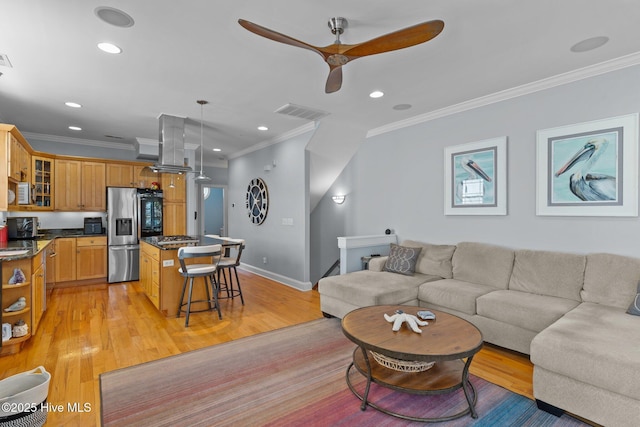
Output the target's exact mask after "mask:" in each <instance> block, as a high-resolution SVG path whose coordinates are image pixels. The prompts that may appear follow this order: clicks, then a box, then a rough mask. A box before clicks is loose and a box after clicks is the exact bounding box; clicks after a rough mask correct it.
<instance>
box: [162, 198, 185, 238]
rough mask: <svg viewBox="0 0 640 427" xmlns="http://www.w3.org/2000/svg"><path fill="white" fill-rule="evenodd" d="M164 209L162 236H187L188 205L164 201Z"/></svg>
mask: <svg viewBox="0 0 640 427" xmlns="http://www.w3.org/2000/svg"><path fill="white" fill-rule="evenodd" d="M162 208H163V209H162V211H163V212H162V234H164V235H165V236H182V235H184V234H187V204H186V203H178V202H167V201H164V202H163V204H162Z"/></svg>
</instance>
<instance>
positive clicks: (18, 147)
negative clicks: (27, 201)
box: [8, 133, 31, 182]
mask: <svg viewBox="0 0 640 427" xmlns="http://www.w3.org/2000/svg"><path fill="white" fill-rule="evenodd" d="M8 148H9V154H8V159H9V178H11V179H14V180H15V181H16V182H26V181H28V180H29V177H30V175H29V171H30V170H31V168H30V163H31V155H30V154H29V151H27V148H26V147H25V146H24V145H23V144H22V143H21V142H20V141H19V140H18V138H16V137H15V136H14V135H13V134H11V133H9V143H8Z"/></svg>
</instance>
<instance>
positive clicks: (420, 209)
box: [312, 66, 640, 279]
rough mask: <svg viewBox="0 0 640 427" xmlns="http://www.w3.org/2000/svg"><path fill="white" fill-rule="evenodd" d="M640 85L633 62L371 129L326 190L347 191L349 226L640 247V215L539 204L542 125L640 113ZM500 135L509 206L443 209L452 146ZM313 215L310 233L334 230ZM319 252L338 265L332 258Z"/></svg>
mask: <svg viewBox="0 0 640 427" xmlns="http://www.w3.org/2000/svg"><path fill="white" fill-rule="evenodd" d="M639 94H640V67H638V66H635V67H630V68H626V69H623V70H618V71H615V72H611V73H608V74H605V75H601V76H597V77H592V78H589V79H585V80H582V81H579V82H574V83H570V84H566V85H563V86H558V87H555V88H552V89H547V90H544V91H540V92H536V93H533V94H529V95H525V96H521V97H518V98H514V99H510V100H507V101H502V102H499V103H495V104H492V105H487V106H483V107H480V108H476V109H474V110H469V111H466V112H462V113H458V114H454V115H450V116H447V117H444V118H440V119H435V120H432V121H429V122H425V123H422V124H418V125H415V126H412V127H408V128H404V129H400V130H396V131H393V132H389V133H385V134H381V135H378V136H375V137H371V138H369V139H368V140H367V141H366V142H365V143H364V144H363V146H362V147H361V148H360V150H359V151H358V153H357V154H356V156H355V157H354V158H353V159H352V161H351V163H350V164H349V165H348V166H347V168H346V170H345V171H344V172H343V173H342V175H341V176H340V178H338V180H337V181H336V183H335V184H334V185H333V187H332V189H331V190H330V191H329V192H328V193H327V195H326V196H325V199H327V198H329V197H330V196H331V194H335V193H338V192H346V193H348V197H347V200H346V202H345V204H344V205H343V207H344V208H346V209H348V214H347V215H346V216H347V217H348V219H344V216H338V217H336V218H337V219H338V220H339V221H342V222H343V225H342V229H341V230H340V232H341V233H343V235H369V234H380V233H382V232H383V231H384V229H386V228H391V229H395V232H396V233H397V234H398V237H399V240H400V241H401V240H402V239H408V238H412V239H417V240H421V241H425V242H433V243H457V242H460V241H480V242H488V243H494V244H498V245H504V246H509V247H514V248H530V249H544V250H559V251H569V252H576V253H587V252H600V251H602V252H611V253H618V254H623V255H629V256H640V250H639V249H638V240H639V237H640V221H639V219H638V218H637V217H633V218H621V217H617V218H616V217H550V216H536V213H535V212H536V206H535V200H536V199H535V191H536V182H535V179H536V158H535V155H536V131H537V130H539V129H546V128H552V127H556V126H561V125H568V124H574V123H581V122H586V121H590V120H595V119H602V118H607V117H615V116H619V115H624V114H629V113H634V112H639V111H640V96H639ZM498 136H507V137H508V215H507V216H445V215H444V212H443V211H444V209H443V204H444V161H443V158H444V148H445V147H447V146H453V145H458V144H464V143H468V142H474V141H480V140H483V139H488V138H492V137H498ZM323 203H329V201H327V200H323ZM341 208H342V207H341ZM313 218H314V222H313V224H312V235H317V234H318V231H317V230H321V229H327V230H329V229H331V227H329V226H328V224H330V223H331V221H332V220H333V218H329V217H322V218H319V217H317V216H316V215H315V213H314V216H313ZM333 227H335V226H333ZM333 237H337V236H333ZM323 238H324V239H325V240H332V244H333V245H337V241H336V240H335V239H330V238H327V237H326V236H324V237H323ZM314 261H316V262H321V263H324V264H327V263H329V265H330V262H329V260H328V259H321V260H314ZM314 279H315V278H314Z"/></svg>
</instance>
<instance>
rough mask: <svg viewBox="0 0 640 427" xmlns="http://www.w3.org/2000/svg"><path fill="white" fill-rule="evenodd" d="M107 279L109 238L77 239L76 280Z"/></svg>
mask: <svg viewBox="0 0 640 427" xmlns="http://www.w3.org/2000/svg"><path fill="white" fill-rule="evenodd" d="M106 277H107V238H106V237H105V236H96V237H78V238H77V239H76V280H86V279H100V278H106Z"/></svg>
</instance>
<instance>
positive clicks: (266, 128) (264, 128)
mask: <svg viewBox="0 0 640 427" xmlns="http://www.w3.org/2000/svg"><path fill="white" fill-rule="evenodd" d="M258 130H269V128H268V127H266V126H258Z"/></svg>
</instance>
